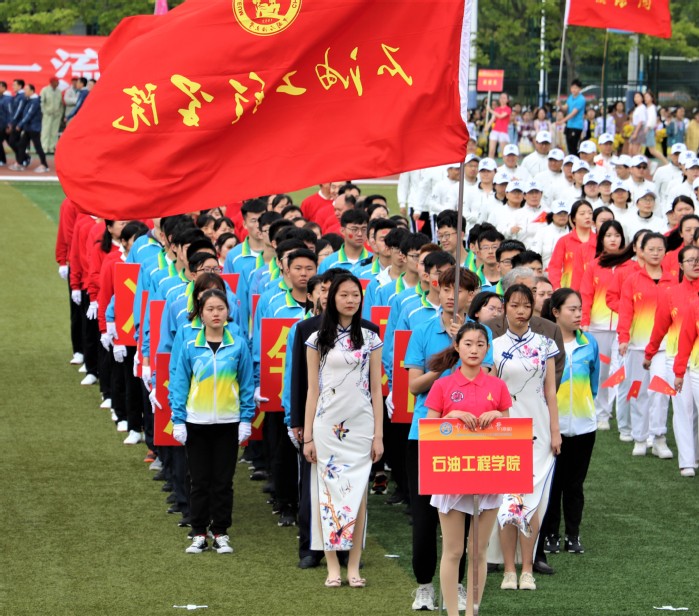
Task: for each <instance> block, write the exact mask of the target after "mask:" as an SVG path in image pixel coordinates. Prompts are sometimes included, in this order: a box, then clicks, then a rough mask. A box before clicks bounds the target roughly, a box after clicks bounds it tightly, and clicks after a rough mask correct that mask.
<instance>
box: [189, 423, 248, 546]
mask: <svg viewBox="0 0 699 616" xmlns="http://www.w3.org/2000/svg"><path fill="white" fill-rule="evenodd" d="M238 425H239V424H238V423H230V424H209V425H199V424H192V423H187V442H186V443H185V449H186V452H187V466H188V467H189V476H190V490H191V491H190V518H191V521H192V531H193V532H194V534H195V535H205V534H206V530H207V528H210V529H211V532H212V533H213V534H214V535H225V534H226V533H227V532H228V528H229V527H230V525H231V523H232V519H233V475H234V474H235V465H236V462H237V461H238Z"/></svg>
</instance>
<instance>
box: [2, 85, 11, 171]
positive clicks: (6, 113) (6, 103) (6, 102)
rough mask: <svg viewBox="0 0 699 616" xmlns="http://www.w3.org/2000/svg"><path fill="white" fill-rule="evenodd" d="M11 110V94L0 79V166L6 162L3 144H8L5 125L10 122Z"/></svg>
mask: <svg viewBox="0 0 699 616" xmlns="http://www.w3.org/2000/svg"><path fill="white" fill-rule="evenodd" d="M11 110H12V94H10V93H9V92H8V91H7V82H6V81H0V167H2V166H4V165H5V163H7V159H6V158H5V144H4V142H5V141H7V142H8V145H9V133H8V132H7V127H8V126H9V124H10V112H11Z"/></svg>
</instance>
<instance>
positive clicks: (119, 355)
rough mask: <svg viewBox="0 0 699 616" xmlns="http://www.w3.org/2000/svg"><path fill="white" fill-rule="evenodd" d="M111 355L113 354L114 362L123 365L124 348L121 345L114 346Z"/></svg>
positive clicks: (124, 357)
mask: <svg viewBox="0 0 699 616" xmlns="http://www.w3.org/2000/svg"><path fill="white" fill-rule="evenodd" d="M112 353H114V360H115V361H116V362H118V363H120V364H123V363H124V359H126V347H125V346H124V345H123V344H115V345H114V349H113V350H112Z"/></svg>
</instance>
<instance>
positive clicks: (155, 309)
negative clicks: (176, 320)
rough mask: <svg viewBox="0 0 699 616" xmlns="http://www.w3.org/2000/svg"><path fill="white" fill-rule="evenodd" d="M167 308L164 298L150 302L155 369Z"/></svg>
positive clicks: (152, 362)
mask: <svg viewBox="0 0 699 616" xmlns="http://www.w3.org/2000/svg"><path fill="white" fill-rule="evenodd" d="M164 310H165V300H164V299H154V300H153V301H152V302H151V303H150V367H151V370H153V369H155V366H156V361H157V356H158V346H159V345H160V327H161V325H162V322H163V311H164Z"/></svg>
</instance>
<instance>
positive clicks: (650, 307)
mask: <svg viewBox="0 0 699 616" xmlns="http://www.w3.org/2000/svg"><path fill="white" fill-rule="evenodd" d="M672 283H673V279H672V277H671V276H670V275H669V274H668V273H667V272H665V271H663V273H662V276H661V278H660V280H659V281H658V283H657V284H656V281H655V280H653V279H652V278H651V277H650V276H649V275H648V272H646V270H645V269H642V270H639V271H638V272H636V273H635V274H634V275H633V276H630V277H628V278H627V279H626V280H624V283H623V284H622V286H621V299H620V300H619V324H618V326H617V333H618V336H619V344H623V343H625V342H627V343H628V344H629V347H630V348H632V349H636V350H641V351H642V350H644V349H645V348H646V345H647V344H648V342H649V341H650V335H651V332H652V331H653V322H654V321H655V312H656V310H657V307H658V298H659V297H661V293H662V291H663V289H665V288H667V287H669V286H670V285H672Z"/></svg>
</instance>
